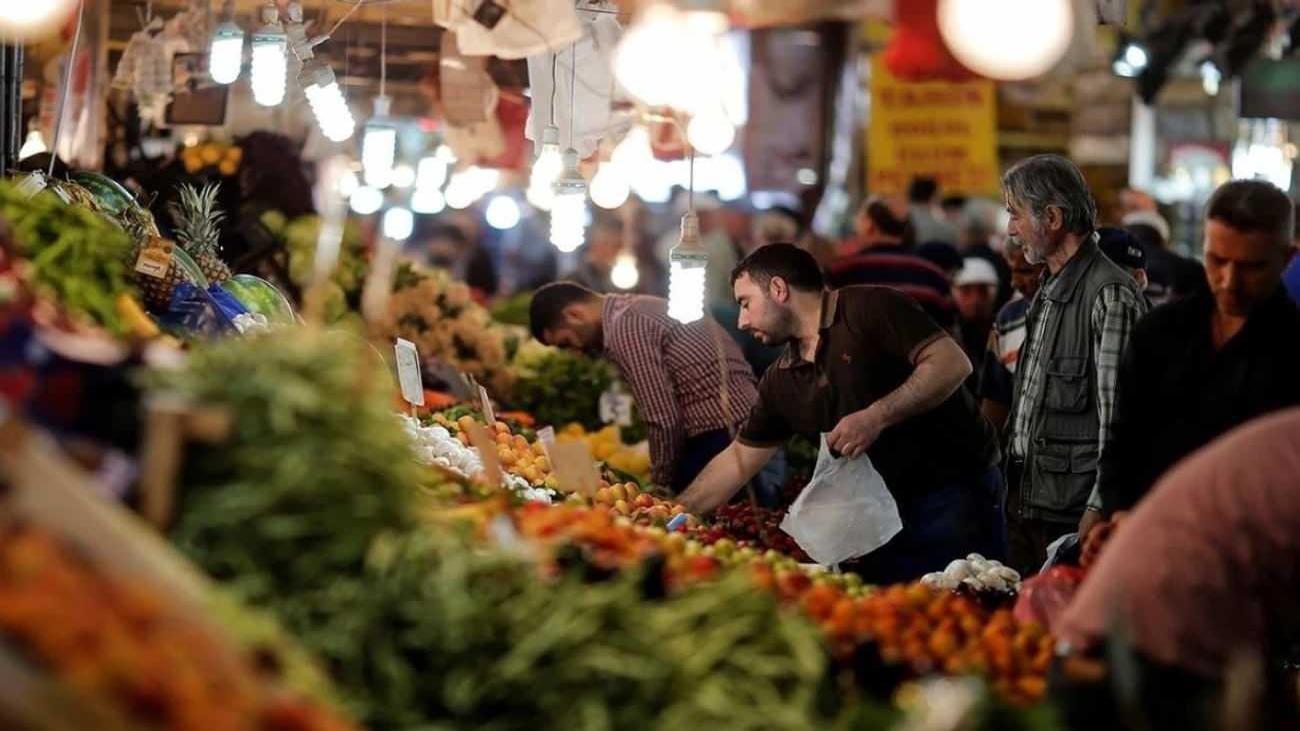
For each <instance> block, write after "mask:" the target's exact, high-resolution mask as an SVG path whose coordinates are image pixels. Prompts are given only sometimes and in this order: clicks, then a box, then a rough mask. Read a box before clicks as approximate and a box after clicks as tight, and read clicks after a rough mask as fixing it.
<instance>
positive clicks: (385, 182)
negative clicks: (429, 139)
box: [361, 94, 397, 189]
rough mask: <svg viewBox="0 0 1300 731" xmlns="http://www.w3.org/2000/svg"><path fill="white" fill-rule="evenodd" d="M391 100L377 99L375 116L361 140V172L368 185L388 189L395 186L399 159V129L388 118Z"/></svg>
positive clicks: (381, 96) (367, 123) (380, 96)
mask: <svg viewBox="0 0 1300 731" xmlns="http://www.w3.org/2000/svg"><path fill="white" fill-rule="evenodd" d="M390 104H391V100H390V99H389V98H388V97H387V96H384V95H382V94H381V95H379V96H377V97H375V114H374V116H372V117H371V118H370V121H368V122H366V133H365V135H364V136H363V137H362V138H361V170H362V173H363V174H364V176H365V180H366V185H373V186H374V187H376V188H380V189H383V188H387V187H388V186H390V185H392V184H393V161H394V160H396V159H397V127H395V126H393V123H392V120H390V119H389V118H388V109H389V105H390Z"/></svg>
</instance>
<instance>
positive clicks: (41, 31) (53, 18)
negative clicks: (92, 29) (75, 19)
mask: <svg viewBox="0 0 1300 731" xmlns="http://www.w3.org/2000/svg"><path fill="white" fill-rule="evenodd" d="M75 7H76V2H75V0H27V1H26V2H22V1H21V0H6V1H5V2H0V36H3V37H5V38H11V39H15V40H17V41H18V42H20V43H21V42H24V41H37V40H41V39H43V38H45V37H46V36H52V35H54V34H55V33H57V32H58V30H59V27H60V26H62V25H63V24H64V23H65V22H66V21H67V20H68V18H69V17H70V16H71V15H72V11H73V9H74V8H75Z"/></svg>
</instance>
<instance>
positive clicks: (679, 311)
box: [668, 211, 709, 323]
mask: <svg viewBox="0 0 1300 731" xmlns="http://www.w3.org/2000/svg"><path fill="white" fill-rule="evenodd" d="M668 262H669V264H668V316H669V317H671V318H673V319H674V320H677V321H678V322H681V323H690V322H695V321H696V320H698V319H700V318H702V317H704V275H705V272H706V270H707V269H708V264H709V254H708V252H707V251H705V249H704V247H703V246H702V245H701V244H700V219H699V217H698V216H696V215H695V211H687V213H686V215H685V216H682V238H681V240H680V241H679V242H678V243H677V245H676V246H674V247H673V248H672V250H671V251H669V252H668Z"/></svg>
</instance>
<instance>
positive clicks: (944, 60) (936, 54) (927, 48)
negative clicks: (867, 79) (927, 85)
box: [884, 0, 976, 81]
mask: <svg viewBox="0 0 1300 731" xmlns="http://www.w3.org/2000/svg"><path fill="white" fill-rule="evenodd" d="M938 6H939V0H894V17H895V18H896V19H897V22H896V24H895V26H894V34H893V36H891V37H890V39H889V46H888V47H886V48H885V52H884V61H885V67H886V68H888V69H889V71H890V73H892V74H893V75H894V76H897V77H898V78H900V79H905V80H907V81H937V80H945V81H966V80H968V79H973V78H976V74H974V73H972V72H971V71H970V70H969V69H967V68H966V67H965V66H962V65H961V62H960V61H958V60H957V59H956V58H954V57H953V55H952V53H951V52H949V51H948V46H947V45H946V44H944V42H943V36H942V35H940V33H939V21H938Z"/></svg>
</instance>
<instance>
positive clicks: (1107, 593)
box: [1059, 409, 1300, 676]
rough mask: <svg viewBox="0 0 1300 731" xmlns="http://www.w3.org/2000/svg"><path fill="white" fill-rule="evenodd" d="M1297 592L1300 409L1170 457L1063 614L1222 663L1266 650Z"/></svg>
mask: <svg viewBox="0 0 1300 731" xmlns="http://www.w3.org/2000/svg"><path fill="white" fill-rule="evenodd" d="M1298 597H1300V409H1290V410H1287V411H1283V412H1279V413H1277V414H1274V415H1271V416H1267V417H1264V418H1261V419H1257V420H1255V421H1252V422H1250V423H1249V424H1246V425H1245V426H1242V427H1240V428H1238V429H1235V430H1233V431H1232V432H1229V433H1228V434H1227V435H1226V436H1224V437H1222V438H1221V439H1219V440H1217V441H1215V442H1213V443H1211V444H1210V445H1209V446H1207V447H1205V448H1204V449H1202V450H1201V451H1199V452H1196V453H1195V454H1193V455H1192V456H1191V457H1189V458H1187V459H1185V460H1183V461H1182V462H1180V463H1179V464H1178V465H1177V466H1175V467H1174V468H1173V469H1172V470H1170V472H1168V473H1167V474H1166V475H1165V477H1164V478H1163V479H1162V480H1161V481H1160V482H1159V483H1157V484H1156V487H1155V488H1154V489H1153V490H1152V492H1151V493H1150V495H1148V497H1147V498H1146V499H1145V500H1143V501H1142V502H1141V503H1139V505H1138V507H1137V509H1136V510H1135V511H1134V513H1133V514H1132V515H1131V516H1130V517H1129V518H1128V520H1127V521H1126V522H1125V523H1124V524H1123V525H1122V526H1121V527H1120V528H1119V530H1118V531H1117V532H1116V534H1115V536H1114V537H1113V538H1112V539H1111V543H1110V544H1109V545H1107V546H1106V547H1105V549H1104V550H1103V551H1102V554H1101V559H1100V561H1098V563H1097V564H1096V565H1095V566H1094V567H1093V569H1092V571H1091V572H1090V573H1089V574H1088V578H1087V579H1086V580H1085V581H1084V583H1083V586H1082V587H1081V588H1080V590H1079V594H1078V595H1077V596H1076V597H1075V598H1074V601H1073V602H1072V603H1071V605H1070V607H1069V609H1067V610H1066V613H1065V616H1064V617H1063V619H1062V622H1061V625H1060V630H1059V632H1060V635H1061V637H1062V639H1065V640H1068V641H1070V642H1071V643H1073V644H1075V645H1077V646H1085V645H1087V644H1089V643H1091V642H1093V641H1095V640H1096V639H1098V638H1100V637H1102V636H1104V635H1105V634H1107V630H1108V629H1109V628H1110V627H1112V626H1113V625H1114V622H1115V621H1119V622H1123V623H1125V624H1126V625H1127V626H1128V629H1129V635H1130V636H1131V637H1132V638H1133V640H1134V642H1135V644H1136V646H1137V649H1139V650H1141V651H1142V652H1143V653H1144V654H1146V655H1147V656H1149V657H1150V658H1152V659H1154V660H1156V661H1159V662H1163V663H1166V664H1169V665H1174V666H1178V667H1181V668H1184V669H1187V670H1190V671H1193V672H1197V673H1201V674H1205V675H1208V676H1217V675H1219V674H1220V673H1221V672H1222V670H1223V668H1224V666H1225V664H1226V662H1227V660H1228V659H1229V657H1230V656H1231V655H1232V654H1233V653H1234V652H1238V651H1240V650H1243V649H1251V648H1254V649H1258V650H1261V651H1265V652H1267V651H1268V650H1269V649H1270V641H1271V639H1272V638H1273V636H1274V634H1273V633H1274V632H1275V631H1276V630H1278V629H1279V627H1280V626H1281V622H1282V621H1283V620H1284V619H1285V618H1288V617H1289V618H1291V621H1295V620H1294V618H1295V617H1296V616H1297V615H1296V613H1295V611H1296V608H1297V598H1298Z"/></svg>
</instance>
